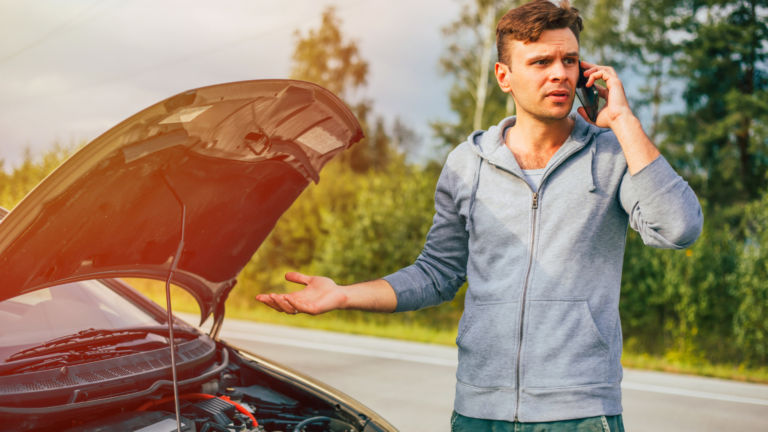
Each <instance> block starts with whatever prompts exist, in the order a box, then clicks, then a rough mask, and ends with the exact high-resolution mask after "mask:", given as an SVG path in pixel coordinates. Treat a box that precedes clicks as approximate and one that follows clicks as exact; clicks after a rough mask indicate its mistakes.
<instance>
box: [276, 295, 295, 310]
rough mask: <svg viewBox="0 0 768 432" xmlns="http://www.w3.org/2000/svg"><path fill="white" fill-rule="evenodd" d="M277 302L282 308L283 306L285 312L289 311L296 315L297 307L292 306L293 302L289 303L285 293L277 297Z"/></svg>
mask: <svg viewBox="0 0 768 432" xmlns="http://www.w3.org/2000/svg"><path fill="white" fill-rule="evenodd" d="M277 304H278V305H279V306H280V307H281V308H283V312H285V313H287V314H289V315H294V314H295V313H296V308H294V307H293V306H291V304H290V303H288V302H287V301H286V300H285V296H284V295H281V296H278V297H277Z"/></svg>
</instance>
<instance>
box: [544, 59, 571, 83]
mask: <svg viewBox="0 0 768 432" xmlns="http://www.w3.org/2000/svg"><path fill="white" fill-rule="evenodd" d="M567 78H568V75H567V73H566V70H565V65H564V64H563V62H552V66H551V67H550V70H549V79H550V81H553V82H563V81H565V80H566V79H567Z"/></svg>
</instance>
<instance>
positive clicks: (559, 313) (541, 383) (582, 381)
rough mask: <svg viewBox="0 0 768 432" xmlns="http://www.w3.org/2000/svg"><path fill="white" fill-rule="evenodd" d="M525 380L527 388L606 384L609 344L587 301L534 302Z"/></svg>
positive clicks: (529, 311) (528, 311)
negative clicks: (598, 326) (599, 329)
mask: <svg viewBox="0 0 768 432" xmlns="http://www.w3.org/2000/svg"><path fill="white" fill-rule="evenodd" d="M526 315H527V323H526V325H527V329H526V332H525V333H526V334H525V344H524V348H523V349H524V350H525V352H524V359H525V360H524V362H523V364H522V369H521V372H522V374H521V376H522V377H523V380H522V383H523V386H525V387H569V386H580V385H589V384H600V383H604V382H606V371H607V368H608V344H607V343H606V342H605V339H604V338H603V336H602V335H601V334H600V332H599V331H598V329H597V326H596V325H595V322H594V320H593V319H592V314H591V313H590V311H589V305H588V304H587V302H586V301H584V300H531V302H530V306H529V307H528V309H526Z"/></svg>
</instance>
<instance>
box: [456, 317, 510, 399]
mask: <svg viewBox="0 0 768 432" xmlns="http://www.w3.org/2000/svg"><path fill="white" fill-rule="evenodd" d="M467 318H468V319H467V324H466V326H465V327H464V328H463V329H462V331H461V333H460V334H459V337H458V338H457V339H456V345H458V346H459V369H458V370H457V372H456V378H458V379H459V381H461V382H463V383H464V384H469V385H471V386H476V387H491V388H497V387H509V388H514V386H515V364H516V361H517V358H516V351H517V341H518V333H519V330H518V321H519V319H520V317H519V315H518V302H507V303H477V304H475V306H474V307H473V308H472V312H471V314H470V315H469V316H468V317H467Z"/></svg>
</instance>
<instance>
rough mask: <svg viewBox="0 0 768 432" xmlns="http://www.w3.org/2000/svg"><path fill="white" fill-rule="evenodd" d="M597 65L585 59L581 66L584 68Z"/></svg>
mask: <svg viewBox="0 0 768 432" xmlns="http://www.w3.org/2000/svg"><path fill="white" fill-rule="evenodd" d="M595 66H597V65H596V64H594V63H588V62H585V61H584V60H582V61H581V67H583V68H584V69H591V68H593V67H595Z"/></svg>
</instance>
